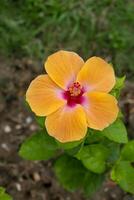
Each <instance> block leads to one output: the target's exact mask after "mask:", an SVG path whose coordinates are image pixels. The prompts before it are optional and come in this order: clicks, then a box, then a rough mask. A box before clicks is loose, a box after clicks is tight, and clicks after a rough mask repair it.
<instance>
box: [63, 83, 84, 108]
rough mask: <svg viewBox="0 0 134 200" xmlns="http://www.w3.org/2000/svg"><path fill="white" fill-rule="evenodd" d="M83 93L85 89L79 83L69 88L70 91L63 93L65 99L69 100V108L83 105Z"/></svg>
mask: <svg viewBox="0 0 134 200" xmlns="http://www.w3.org/2000/svg"><path fill="white" fill-rule="evenodd" d="M83 93H84V89H83V87H82V86H81V85H80V84H79V83H78V82H75V83H73V84H72V85H70V86H69V87H68V90H66V91H65V92H64V93H63V96H64V99H66V100H67V104H68V106H71V107H73V106H75V105H76V104H81V103H82V102H83V100H84V97H83V96H82V95H83Z"/></svg>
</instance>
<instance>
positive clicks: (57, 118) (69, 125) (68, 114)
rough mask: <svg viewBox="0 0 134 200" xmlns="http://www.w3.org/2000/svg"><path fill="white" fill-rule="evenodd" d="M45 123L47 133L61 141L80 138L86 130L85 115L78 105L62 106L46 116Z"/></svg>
mask: <svg viewBox="0 0 134 200" xmlns="http://www.w3.org/2000/svg"><path fill="white" fill-rule="evenodd" d="M45 124H46V128H47V131H48V133H49V134H50V135H51V136H53V137H55V138H56V139H57V140H59V141H60V142H63V143H64V142H71V141H77V140H80V139H82V138H84V136H85V135H86V131H87V122H86V115H85V112H84V110H83V108H82V107H81V106H80V105H77V106H75V107H74V108H69V107H67V106H63V107H62V108H60V109H59V110H57V111H56V112H55V113H52V114H51V115H49V116H47V118H46V122H45Z"/></svg>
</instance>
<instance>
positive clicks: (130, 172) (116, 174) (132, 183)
mask: <svg viewBox="0 0 134 200" xmlns="http://www.w3.org/2000/svg"><path fill="white" fill-rule="evenodd" d="M111 179H112V180H113V181H115V182H116V183H118V184H119V186H120V187H121V188H122V189H123V190H125V191H126V192H130V193H132V194H134V168H133V167H132V165H131V163H130V162H129V161H119V162H118V163H117V164H116V165H115V166H114V168H113V170H112V172H111Z"/></svg>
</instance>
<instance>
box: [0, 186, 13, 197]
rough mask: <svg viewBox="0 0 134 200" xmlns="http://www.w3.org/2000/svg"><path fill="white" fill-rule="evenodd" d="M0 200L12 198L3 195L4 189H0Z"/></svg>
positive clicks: (5, 194)
mask: <svg viewBox="0 0 134 200" xmlns="http://www.w3.org/2000/svg"><path fill="white" fill-rule="evenodd" d="M0 200H12V197H11V196H9V195H8V194H7V193H5V189H4V188H3V187H0Z"/></svg>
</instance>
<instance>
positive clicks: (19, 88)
mask: <svg viewBox="0 0 134 200" xmlns="http://www.w3.org/2000/svg"><path fill="white" fill-rule="evenodd" d="M5 60H6V61H5ZM41 65H42V64H41V63H37V62H34V61H32V60H28V59H26V58H24V59H21V60H19V59H10V61H8V60H7V59H5V58H1V59H0V66H1V69H0V113H1V118H0V125H1V129H0V172H1V176H0V185H2V186H4V187H5V188H6V189H7V191H8V193H10V194H11V195H12V196H13V199H14V200H25V199H27V200H85V199H86V198H85V197H84V195H83V194H82V193H81V192H80V191H77V192H75V193H69V192H67V191H65V190H64V189H63V188H62V187H61V186H60V185H59V183H58V181H57V180H56V178H55V175H54V173H53V169H52V161H48V162H46V161H45V162H31V161H25V160H23V159H22V158H20V157H19V156H18V150H19V147H20V145H21V143H22V141H23V140H24V139H25V138H26V137H28V136H29V135H30V134H31V133H32V132H34V131H35V130H37V129H38V126H37V124H36V122H35V120H34V117H33V115H32V114H31V113H30V112H29V111H28V110H27V109H26V107H25V105H24V95H25V91H26V88H27V86H28V85H29V83H30V81H31V80H32V79H33V78H34V77H35V76H37V74H40V73H42V69H43V68H42V66H41ZM120 106H121V108H122V110H123V112H124V113H125V124H126V126H127V128H128V132H129V136H130V137H131V138H134V134H133V131H134V124H133V122H134V84H132V83H130V82H126V86H125V88H124V90H123V92H122V95H121V100H120ZM92 200H134V197H132V196H131V195H129V194H126V193H124V192H123V191H122V190H121V189H120V188H119V187H117V186H116V185H114V184H113V183H112V182H105V183H104V185H103V187H102V189H101V190H100V191H98V192H97V193H96V195H94V197H93V198H92Z"/></svg>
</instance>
